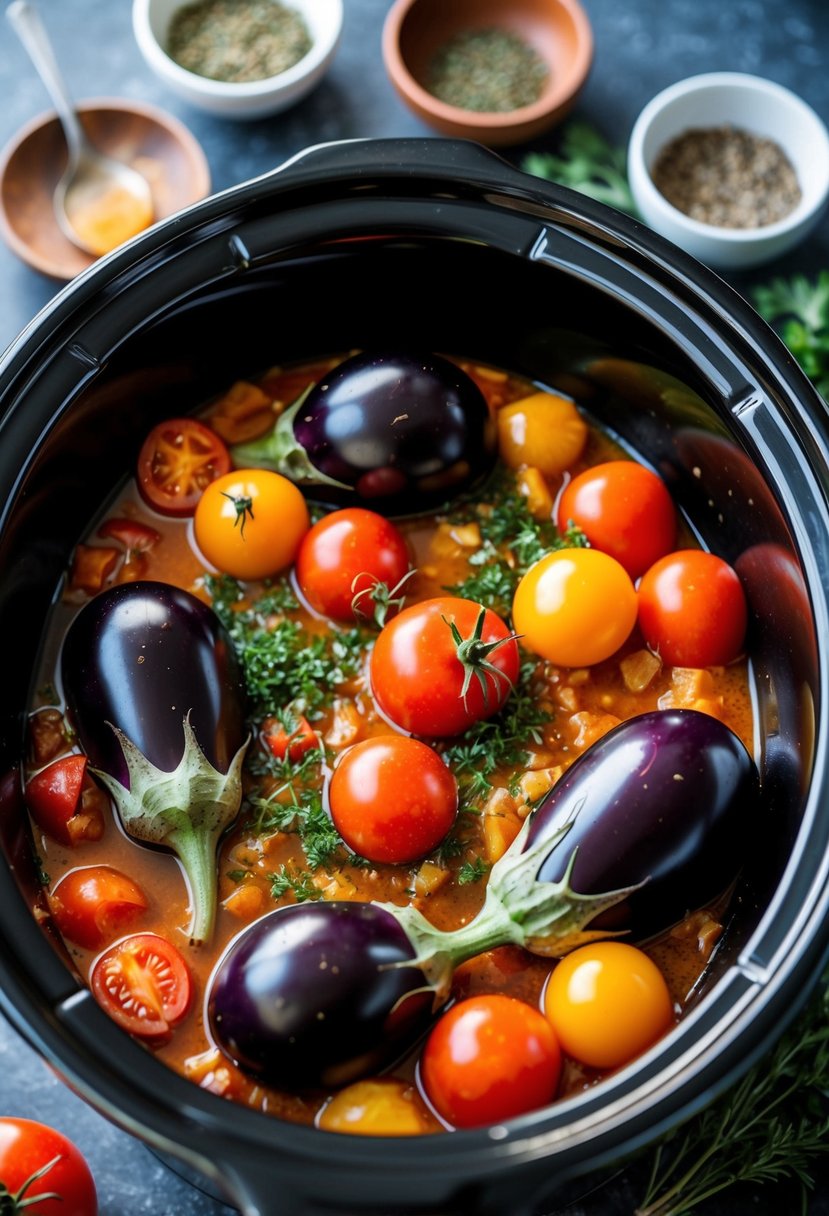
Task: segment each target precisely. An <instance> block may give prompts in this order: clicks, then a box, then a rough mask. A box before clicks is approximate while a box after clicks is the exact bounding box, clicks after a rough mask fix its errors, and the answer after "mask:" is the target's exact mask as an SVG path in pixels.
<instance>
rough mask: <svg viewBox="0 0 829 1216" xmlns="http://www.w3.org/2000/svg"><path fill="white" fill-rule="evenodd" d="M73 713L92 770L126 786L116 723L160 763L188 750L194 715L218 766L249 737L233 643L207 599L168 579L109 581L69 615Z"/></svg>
mask: <svg viewBox="0 0 829 1216" xmlns="http://www.w3.org/2000/svg"><path fill="white" fill-rule="evenodd" d="M61 680H62V683H63V691H64V696H65V698H66V705H67V709H68V711H69V716H70V720H71V722H72V725H73V726H74V728H75V730H76V731H77V734H78V740H79V742H80V745H81V747H82V748H83V750H84V751H85V752H86V753H87V755H88V756H89V759H90V763H91V764H92V766H93V767H94V768H98V769H101V770H102V771H103V772H105V773H108V774H109V775H110V776H112V777H115V778H116V780H118V781H120V782H121V784H122V785H124V786H125V788H127V789H128V788H129V776H128V772H127V767H126V763H125V761H124V756H123V753H122V750H121V746H120V744H119V742H118V740H117V738H116V736H115V735H114V733H113V731H112V729H111V728H110V726H109V725H108V723H112V724H113V725H115V726H118V727H119V728H120V729H121V730H122V731H123V732H124V734H125V735H127V737H128V738H129V739H130V740H131V741H132V742H133V743H134V744H135V746H136V747H137V748H138V749H139V750H140V751H141V752H143V753H144V755H145V756H146V757H147V759H148V760H150V761H151V762H152V763H153V764H154V765H155V766H156V767H157V768H159V769H161V770H162V771H164V772H171V771H173V770H174V769H175V768H176V766H177V765H178V763H179V761H180V760H181V757H182V751H183V747H184V733H183V728H182V723H183V720H184V718H185V716H186V715H187V714H188V713H189V715H190V722H191V725H192V727H193V730H194V733H195V735H196V739H197V740H198V743H199V746H200V747H201V749H202V751H203V752H204V754H205V755H206V757H207V759H208V760H209V761H210V763H211V764H212V765H213V766H214V767H215V768H217V769H219V770H220V771H222V772H226V771H227V769H228V766H229V764H230V762H231V760H232V759H233V757H234V755H235V754H236V752H237V751H238V749H239V747H240V746H241V744H242V741H243V738H244V697H245V694H244V683H243V679H242V674H241V670H240V667H239V664H238V661H237V658H236V653H235V651H234V648H233V644H232V642H231V640H230V638H229V637H228V635H227V632H226V630H225V628H224V626H223V625H222V624H221V622H220V621H219V618H218V617H217V616H216V614H215V613H214V612H213V609H212V608H210V607H208V605H207V604H205V603H203V602H202V601H201V600H199V599H197V598H196V597H195V596H194V595H191V594H190V593H189V592H187V591H182V590H180V589H179V588H177V587H173V586H171V585H170V584H168V583H161V582H151V581H141V582H135V583H125V584H123V585H120V586H114V587H110V588H108V589H106V590H104V591H101V592H99V593H98V595H96V596H94V597H93V598H92V599H91V600H90V601H89V602H88V603H86V604H85V605H84V606H83V608H81V610H80V612H79V613H78V614H77V616H76V617H75V618H74V619H73V621H72V622H71V624H70V626H69V628H68V630H67V632H66V636H65V638H64V642H63V648H62V652H61Z"/></svg>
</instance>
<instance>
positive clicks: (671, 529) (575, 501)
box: [557, 460, 676, 579]
mask: <svg viewBox="0 0 829 1216" xmlns="http://www.w3.org/2000/svg"><path fill="white" fill-rule="evenodd" d="M557 517H558V527H559V531H561V532H564V531H565V530H566V529H567V527H568V525H570V524H575V525H576V527H577V528H580V529H581V531H582V532H583V533H584V534H585V536H586V537H587V539H588V540H589V541H590V544H591V546H592V547H593V548H594V549H599V550H600V551H601V552H602V553H609V554H610V556H611V557H615V558H616V561H617V562H619V563H620V565H622V566H624V568H625V570H627V572H628V574H629V575H630V577H631V578H633V579H636V578H638V577H639V575H640V574H644V573H645V571H646V570H647V568H648V566H652V565H653V563H654V562H655V561H657V559H658V558H660V557H664V555H665V554H666V553H670V551H671V549H673V547H674V542H675V540H676V511H675V510H674V504H673V499H672V498H671V496H670V494H669V493H668V490H667V487H666V486H665V483H664V482H663V481H662V479H661V477H658V476H657V475H656V473H652V472H651V470H650V469H646V468H645V466H644V465H641V464H637V463H636V461H635V460H608V461H606V462H605V463H604V464H597V465H594V466H593V468H591V469H585V471H584V472H583V473H579V475H578V476H577V477H574V478H573V480H572V481H571V482H569V484H568V485H566V486H565V487H564V490H563V491H562V494H561V497H560V499H559V502H558V511H557Z"/></svg>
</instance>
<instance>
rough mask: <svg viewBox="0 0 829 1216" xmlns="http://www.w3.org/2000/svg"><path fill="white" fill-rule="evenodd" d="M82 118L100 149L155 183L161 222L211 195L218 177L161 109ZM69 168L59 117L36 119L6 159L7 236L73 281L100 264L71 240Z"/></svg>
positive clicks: (88, 106) (32, 259)
mask: <svg viewBox="0 0 829 1216" xmlns="http://www.w3.org/2000/svg"><path fill="white" fill-rule="evenodd" d="M77 109H78V116H79V118H80V121H81V123H82V124H83V126H84V128H85V130H86V132H87V134H88V135H89V138H90V139H91V140H92V142H93V144H95V146H96V147H98V148H100V149H101V150H102V151H104V152H109V153H110V154H111V155H112V156H116V157H118V158H119V159H120V160H123V161H126V163H127V164H130V165H132V166H133V168H135V169H137V170H138V171H139V172H140V173H142V174H143V175H144V177H146V179H147V181H148V182H149V183H150V189H151V191H152V196H153V203H154V207H155V219H156V220H161V219H164V218H165V217H166V216H168V215H172V214H173V213H174V212H176V211H180V210H181V209H182V208H183V207H186V206H188V205H189V204H190V203H194V202H197V201H198V200H199V199H201V198H204V197H205V195H207V194H208V193H209V192H210V170H209V167H208V164H207V160H206V158H205V155H204V152H203V151H202V149H201V146H200V145H199V143H198V142H197V141H196V139H195V137H194V136H193V135H192V134H191V133H190V132H189V131H188V130H187V128H186V127H185V126H184V125H183V124H182V123H180V122H179V121H178V119H175V118H173V117H171V116H170V115H169V114H165V113H164V111H163V110H159V109H157V108H155V107H154V106H149V105H146V104H145V103H139V102H134V101H129V102H128V101H120V100H115V99H111V98H102V99H99V100H95V101H86V102H81V103H80V104H79V105H78V107H77ZM65 167H66V140H65V138H64V135H63V129H62V127H61V125H60V123H59V121H58V118H57V116H56V114H55V113H54V112H51V113H48V114H41V115H40V116H38V117H37V118H34V119H32V121H31V122H30V123H28V124H27V125H26V126H25V127H24V128H23V129H22V130H21V131H20V132H19V133H18V135H16V136H15V137H14V138H13V139H12V140H11V142H10V143H9V144H8V145H7V146H6V148H5V149H4V150H3V152H2V153H0V232H2V234H3V237H4V239H5V241H6V243H7V244H8V245H9V246H10V248H11V249H13V250H14V252H15V253H16V254H17V255H18V256H19V257H20V258H22V259H23V261H24V262H27V263H28V264H29V265H30V266H32V267H34V269H35V270H39V271H40V272H41V273H42V274H45V275H48V276H49V277H50V278H53V279H62V280H68V279H72V278H74V277H75V275H77V274H79V273H80V272H81V271H82V270H85V269H86V268H87V267H88V266H91V265H92V263H93V262H94V261H95V260H96V259H95V258H94V257H93V256H92V255H91V254H88V253H84V252H83V250H81V249H78V248H77V247H76V246H75V245H73V244H72V242H71V241H70V240H69V239H68V238H67V237H66V236H64V234H63V232H62V231H61V229H60V227H59V226H58V222H57V220H56V218H55V212H54V209H53V206H52V195H53V193H54V189H55V186H56V185H57V183H58V180H59V178H60V176H61V174H62V173H63V171H64V169H65Z"/></svg>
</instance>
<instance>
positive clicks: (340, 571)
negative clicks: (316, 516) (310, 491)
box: [296, 507, 410, 621]
mask: <svg viewBox="0 0 829 1216" xmlns="http://www.w3.org/2000/svg"><path fill="white" fill-rule="evenodd" d="M409 564H410V563H409V550H408V546H407V544H406V539H405V537H404V536H403V533H402V532H401V531H400V530H399V528H397V527H396V526H395V525H394V524H393V523H392V522H391V520H389V519H386V518H385V517H384V516H382V515H378V514H377V513H376V512H375V511H367V510H366V509H365V508H364V507H346V508H344V509H343V510H342V511H332V512H331V514H330V515H325V516H323V518H322V519H320V520H319V521H318V522H317V523H315V524H314V526H313V527H312V528H311V530H310V532H307V533H306V534H305V536H304V537H303V540H302V544H301V545H300V547H299V553H298V555H297V560H296V579H297V583H298V584H299V589H300V591H301V592H302V594H303V595H304V596H305V599H306V600H307V601H308V603H309V604H310V605H311V607H312V608H313V609H315V611H317V612H320V613H322V615H323V616H328V617H332V618H333V619H334V620H335V621H353V620H354V619H355V617H356V618H357V619H360V618H363V619H365V618H368V619H369V620H371V619H372V618H373V617H374V608H375V601H374V600H373V598H372V595H371V592H372V590H373V589H374V588H375V587H376V586H377V585H378V584H383V585H384V586H385V588H386V589H387V591H393V590H394V589H395V588H396V587H397V585H398V584H399V583H400V582H401V580H402V579H404V578H405V577H406V574H407V573H408V571H409ZM387 615H390V614H387Z"/></svg>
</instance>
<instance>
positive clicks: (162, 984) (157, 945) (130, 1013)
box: [90, 933, 192, 1039]
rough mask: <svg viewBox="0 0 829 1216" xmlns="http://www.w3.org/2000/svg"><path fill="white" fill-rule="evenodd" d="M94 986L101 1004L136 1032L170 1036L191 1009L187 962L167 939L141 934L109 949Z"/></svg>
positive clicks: (96, 972)
mask: <svg viewBox="0 0 829 1216" xmlns="http://www.w3.org/2000/svg"><path fill="white" fill-rule="evenodd" d="M90 986H91V988H92V992H93V994H94V996H95V999H96V1000H97V1001H98V1003H99V1005H101V1007H102V1008H103V1009H104V1010H105V1011H106V1013H108V1014H109V1016H110V1017H111V1018H112V1019H113V1020H114V1021H115V1022H117V1023H118V1025H119V1026H121V1027H122V1028H123V1029H124V1030H126V1031H128V1032H129V1033H130V1034H133V1035H136V1036H137V1037H138V1038H142V1039H158V1038H165V1037H166V1036H167V1035H168V1034H169V1033H170V1031H171V1030H172V1028H173V1026H175V1024H176V1023H177V1022H180V1021H181V1019H182V1018H183V1017H184V1016H185V1014H186V1013H187V1011H188V1009H189V1008H190V1001H191V996H192V984H191V981H190V972H189V970H188V968H187V963H186V962H185V961H184V959H183V957H182V955H181V954H180V952H179V951H178V950H177V949H176V947H175V946H174V945H173V944H172V942H168V941H167V939H166V938H163V937H160V936H159V935H158V934H157V933H136V934H133V935H132V936H131V937H125V938H123V939H122V940H121V941H120V942H116V943H115V945H114V946H111V947H110V948H109V949H108V950H106V951H104V953H103V954H102V955H101V957H100V958H99V959H98V961H97V962H96V963H95V966H94V967H93V969H92V975H91V977H90Z"/></svg>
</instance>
